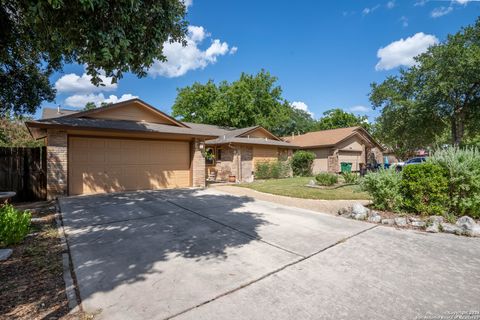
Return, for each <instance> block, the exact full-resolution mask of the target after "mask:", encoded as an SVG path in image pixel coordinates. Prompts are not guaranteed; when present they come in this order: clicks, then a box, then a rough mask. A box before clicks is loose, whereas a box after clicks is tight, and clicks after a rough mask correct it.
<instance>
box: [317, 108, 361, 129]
mask: <svg viewBox="0 0 480 320" xmlns="http://www.w3.org/2000/svg"><path fill="white" fill-rule="evenodd" d="M357 126H359V127H363V128H364V129H366V130H367V131H368V130H370V124H369V123H368V117H366V116H356V115H354V114H353V113H349V112H345V111H343V110H342V109H331V110H327V111H325V112H324V113H323V117H321V118H320V119H319V120H318V121H317V123H316V124H315V126H314V130H315V131H316V130H329V129H338V128H347V127H357Z"/></svg>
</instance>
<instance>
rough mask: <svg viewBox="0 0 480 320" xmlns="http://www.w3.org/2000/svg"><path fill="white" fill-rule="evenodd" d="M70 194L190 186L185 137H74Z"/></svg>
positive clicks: (70, 169)
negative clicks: (137, 138)
mask: <svg viewBox="0 0 480 320" xmlns="http://www.w3.org/2000/svg"><path fill="white" fill-rule="evenodd" d="M68 164H69V167H68V169H69V170H68V171H69V176H68V180H69V184H68V187H69V194H70V195H77V194H92V193H103V192H116V191H128V190H145V189H161V188H179V187H188V186H190V148H189V142H185V141H154V140H128V139H104V138H84V137H70V138H69V146H68Z"/></svg>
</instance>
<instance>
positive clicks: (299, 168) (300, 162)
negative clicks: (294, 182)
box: [291, 150, 315, 177]
mask: <svg viewBox="0 0 480 320" xmlns="http://www.w3.org/2000/svg"><path fill="white" fill-rule="evenodd" d="M313 160H315V153H313V152H310V151H303V150H300V151H297V152H295V153H294V154H293V156H292V159H291V166H292V171H293V175H294V176H301V177H306V176H311V175H312V164H313Z"/></svg>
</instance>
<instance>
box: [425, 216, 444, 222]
mask: <svg viewBox="0 0 480 320" xmlns="http://www.w3.org/2000/svg"><path fill="white" fill-rule="evenodd" d="M428 222H430V223H442V222H443V217H442V216H431V217H429V218H428Z"/></svg>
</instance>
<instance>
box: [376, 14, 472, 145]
mask: <svg viewBox="0 0 480 320" xmlns="http://www.w3.org/2000/svg"><path fill="white" fill-rule="evenodd" d="M415 62H416V64H415V65H414V66H412V67H410V68H407V69H402V70H401V71H400V74H399V75H398V76H390V77H388V78H387V79H386V80H385V81H384V82H382V83H381V84H377V83H373V84H372V85H371V88H372V91H371V93H370V100H371V102H372V104H373V106H374V107H375V108H381V115H380V117H379V118H377V124H378V133H379V134H380V135H381V136H382V137H383V141H384V142H385V143H387V144H388V145H389V146H391V147H393V148H400V149H402V150H405V151H406V150H415V149H416V148H421V147H428V146H432V145H435V144H439V143H443V142H445V140H446V137H448V136H450V143H451V144H454V145H461V144H462V142H463V141H464V140H465V139H466V138H470V137H473V136H475V135H476V134H478V132H479V131H480V128H479V126H478V123H480V19H478V20H477V21H476V23H475V24H474V25H472V26H467V27H465V28H462V29H461V30H460V31H459V32H458V33H456V34H454V35H449V36H448V38H447V39H446V40H445V41H444V42H443V43H441V44H438V45H435V46H432V47H430V48H429V49H428V50H427V51H426V52H425V53H423V54H421V55H419V56H417V57H415Z"/></svg>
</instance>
